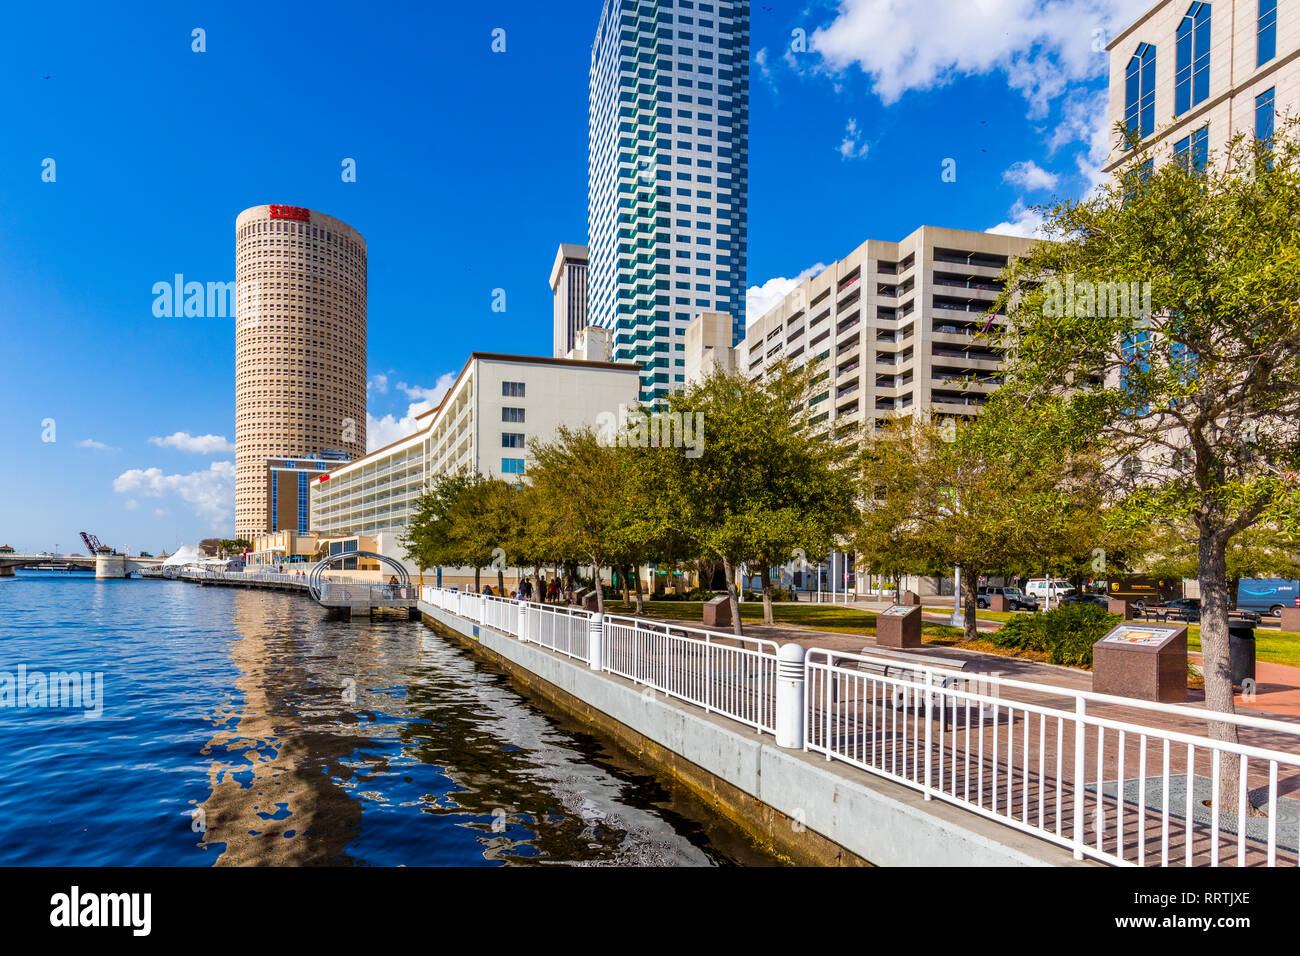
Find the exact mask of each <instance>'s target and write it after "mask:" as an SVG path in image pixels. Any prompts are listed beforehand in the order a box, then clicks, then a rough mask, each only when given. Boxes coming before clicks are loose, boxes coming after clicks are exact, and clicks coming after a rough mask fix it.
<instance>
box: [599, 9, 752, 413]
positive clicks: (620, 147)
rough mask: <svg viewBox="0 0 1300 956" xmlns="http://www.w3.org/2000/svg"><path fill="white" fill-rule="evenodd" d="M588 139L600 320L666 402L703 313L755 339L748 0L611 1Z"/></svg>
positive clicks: (604, 18) (619, 353)
mask: <svg viewBox="0 0 1300 956" xmlns="http://www.w3.org/2000/svg"><path fill="white" fill-rule="evenodd" d="M588 135H589V139H588V171H587V177H588V179H587V183H588V185H587V190H588V233H589V235H588V245H589V248H590V267H589V274H588V297H589V299H588V311H589V316H590V319H589V321H591V322H592V323H593V324H595V325H600V326H603V327H605V328H608V329H610V330H611V331H612V332H613V333H614V356H613V357H614V360H615V361H616V362H635V363H637V364H638V365H640V366H641V368H642V373H641V400H642V401H643V402H651V401H656V400H659V399H662V398H664V397H665V396H666V395H668V393H669V392H671V391H678V390H680V389H681V388H682V387H683V385H684V382H685V362H684V357H683V356H684V352H685V331H686V326H687V325H688V324H689V323H690V322H691V320H692V319H694V318H695V316H697V315H699V314H700V313H701V312H727V313H730V315H731V317H732V322H733V336H732V337H733V340H734V341H733V344H739V342H740V341H741V340H742V339H743V338H744V334H745V285H746V257H747V252H748V250H747V227H746V220H747V214H748V209H747V203H748V200H747V196H748V191H749V189H748V187H749V183H748V176H749V171H748V167H749V2H748V0H712V2H703V0H605V5H604V9H603V10H602V11H601V16H600V26H599V27H598V28H597V30H596V41H595V43H594V44H593V45H592V50H591V87H590V128H589V134H588Z"/></svg>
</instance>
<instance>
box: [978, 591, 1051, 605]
mask: <svg viewBox="0 0 1300 956" xmlns="http://www.w3.org/2000/svg"><path fill="white" fill-rule="evenodd" d="M994 595H1001V596H1002V597H1004V598H1006V599H1007V607H1009V608H1011V610H1013V611H1037V610H1038V599H1037V598H1035V597H1032V596H1031V595H1028V594H1025V593H1023V592H1022V591H1021V590H1020V588H980V589H979V594H978V595H977V596H976V598H975V605H976V606H977V607H980V608H988V606H989V604H990V599H991V598H992V597H993V596H994Z"/></svg>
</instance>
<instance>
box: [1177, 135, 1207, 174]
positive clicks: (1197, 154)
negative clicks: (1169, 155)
mask: <svg viewBox="0 0 1300 956" xmlns="http://www.w3.org/2000/svg"><path fill="white" fill-rule="evenodd" d="M1209 155H1210V127H1208V126H1202V127H1201V128H1200V129H1198V130H1197V131H1196V132H1195V133H1193V134H1192V135H1190V136H1184V137H1183V138H1182V139H1180V140H1179V141H1178V142H1176V143H1174V159H1175V160H1176V161H1177V162H1180V163H1183V164H1184V165H1186V164H1187V163H1191V168H1192V169H1204V168H1205V163H1206V161H1207V160H1208V159H1209Z"/></svg>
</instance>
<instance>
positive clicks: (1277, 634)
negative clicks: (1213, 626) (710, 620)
mask: <svg viewBox="0 0 1300 956" xmlns="http://www.w3.org/2000/svg"><path fill="white" fill-rule="evenodd" d="M608 607H609V610H610V612H611V613H614V614H631V613H632V608H633V606H632V605H630V604H622V603H620V602H610V604H609V605H608ZM926 610H927V611H936V610H938V609H937V608H926ZM646 611H647V613H648V614H649V615H650V616H651V617H657V618H662V619H664V620H669V621H681V622H683V623H685V624H696V625H700V624H701V623H702V621H703V617H704V605H703V604H701V603H700V602H699V601H646ZM772 616H773V617H774V618H775V619H776V623H778V624H788V625H791V626H793V627H802V628H806V629H807V630H810V631H830V632H833V633H836V634H862V635H864V636H868V637H873V636H875V633H876V614H875V612H874V611H866V610H862V609H860V608H853V607H845V606H843V605H837V604H802V603H799V604H790V603H786V604H773V605H772ZM978 616H979V619H980V620H982V621H1008V620H1011V618H1013V617H1015V616H1016V615H1015V614H1014V613H1012V612H1006V613H999V612H995V611H980V612H979V615H978ZM740 619H741V620H742V621H753V622H754V623H756V624H757V623H758V622H760V621H762V619H763V604H762V602H761V601H746V602H744V603H743V604H741V605H740ZM921 634H922V640H924V641H925V643H927V644H933V645H935V646H936V647H953V646H960V647H962V648H964V649H966V650H971V651H981V652H983V653H986V654H999V655H1001V656H1003V657H1019V658H1023V659H1025V660H1046V659H1047V656H1046V655H1045V654H1035V653H1033V652H1032V651H1021V652H1012V651H1009V650H1006V649H1004V648H1001V647H997V646H995V645H993V644H992V643H990V642H989V641H987V640H976V641H963V640H962V639H961V638H962V632H961V630H960V629H959V628H955V627H949V626H948V625H946V624H933V623H930V622H929V621H927V622H926V623H925V624H924V625H923V626H922V628H921ZM1187 649H1188V650H1189V651H1199V650H1200V649H1201V629H1200V627H1199V626H1197V625H1195V624H1193V625H1192V626H1191V627H1189V628H1188V630H1187ZM1255 655H1256V659H1257V660H1260V661H1264V662H1266V663H1269V664H1284V665H1286V666H1288V667H1300V633H1295V632H1291V631H1272V630H1267V629H1264V628H1260V629H1258V630H1256V631H1255Z"/></svg>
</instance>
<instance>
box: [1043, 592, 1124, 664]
mask: <svg viewBox="0 0 1300 956" xmlns="http://www.w3.org/2000/svg"><path fill="white" fill-rule="evenodd" d="M1120 620H1121V618H1120V616H1119V615H1118V614H1111V613H1109V612H1108V611H1107V610H1106V609H1105V608H1103V607H1098V606H1097V605H1095V604H1065V605H1062V606H1061V607H1059V608H1057V609H1056V610H1055V611H1049V612H1048V613H1047V614H1044V615H1043V622H1044V625H1045V628H1046V645H1047V647H1046V650H1047V654H1048V660H1050V661H1051V662H1052V663H1053V664H1064V665H1066V666H1067V667H1092V645H1094V644H1096V643H1097V642H1098V641H1099V640H1101V639H1102V637H1103V636H1105V634H1106V632H1107V631H1109V630H1110V629H1111V628H1112V627H1114V626H1115V625H1116V624H1118V623H1119V622H1120Z"/></svg>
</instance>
